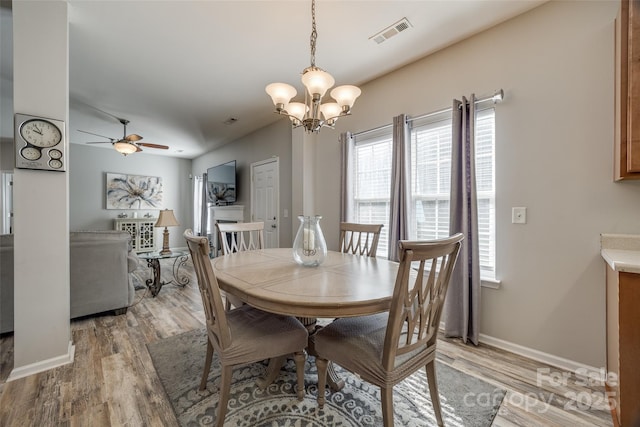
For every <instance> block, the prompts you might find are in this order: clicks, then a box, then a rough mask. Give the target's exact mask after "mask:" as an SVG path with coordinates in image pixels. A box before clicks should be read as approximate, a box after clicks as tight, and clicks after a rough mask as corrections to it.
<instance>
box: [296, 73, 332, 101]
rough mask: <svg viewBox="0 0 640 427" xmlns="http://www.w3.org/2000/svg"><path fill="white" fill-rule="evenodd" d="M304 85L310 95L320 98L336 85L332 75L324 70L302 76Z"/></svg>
mask: <svg viewBox="0 0 640 427" xmlns="http://www.w3.org/2000/svg"><path fill="white" fill-rule="evenodd" d="M301 80H302V84H303V85H304V86H305V87H306V88H307V91H308V92H309V95H311V96H313V95H316V94H318V95H320V98H322V97H323V96H324V94H325V93H327V90H329V88H330V87H331V86H333V85H334V84H335V82H336V81H335V80H334V79H333V76H331V74H329V73H327V72H326V71H322V70H310V71H307V72H305V73H304V74H303V75H302V78H301Z"/></svg>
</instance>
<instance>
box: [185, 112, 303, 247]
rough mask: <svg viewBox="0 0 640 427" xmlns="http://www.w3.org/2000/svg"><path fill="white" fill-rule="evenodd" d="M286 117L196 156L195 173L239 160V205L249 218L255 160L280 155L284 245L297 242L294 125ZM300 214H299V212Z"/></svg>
mask: <svg viewBox="0 0 640 427" xmlns="http://www.w3.org/2000/svg"><path fill="white" fill-rule="evenodd" d="M289 123H290V122H289V120H287V119H285V118H283V119H282V120H279V121H277V122H275V123H274V124H272V125H269V126H266V127H264V128H262V129H260V130H258V131H256V132H254V133H251V134H249V135H247V136H245V137H242V138H240V139H237V140H235V141H233V142H232V143H229V144H227V145H225V146H223V147H221V148H219V149H217V150H213V151H210V152H209V153H207V154H204V155H203V156H200V157H198V158H196V159H194V160H193V169H192V170H193V174H194V175H202V174H203V173H205V172H206V171H207V169H208V168H210V167H211V166H216V165H219V164H222V163H226V162H229V161H231V160H236V168H237V172H236V175H237V179H238V182H237V183H236V186H237V190H238V200H237V202H236V204H237V205H243V206H244V216H245V221H249V220H250V215H251V163H254V162H258V161H261V160H266V159H269V158H271V157H273V156H276V157H278V158H279V159H280V161H279V163H280V246H282V247H287V246H291V245H292V244H293V237H292V235H291V220H290V218H284V211H285V210H287V211H288V212H289V217H291V216H292V215H294V214H295V213H292V211H291V125H290V124H289ZM295 215H297V214H295Z"/></svg>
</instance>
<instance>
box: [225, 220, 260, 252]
mask: <svg viewBox="0 0 640 427" xmlns="http://www.w3.org/2000/svg"><path fill="white" fill-rule="evenodd" d="M216 227H217V228H218V234H219V236H220V242H221V243H220V246H221V248H222V254H223V255H227V254H232V253H234V252H241V251H253V250H256V249H262V248H263V247H264V222H262V221H260V222H236V223H232V222H224V223H217V224H216Z"/></svg>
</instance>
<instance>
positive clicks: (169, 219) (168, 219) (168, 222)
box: [155, 209, 180, 227]
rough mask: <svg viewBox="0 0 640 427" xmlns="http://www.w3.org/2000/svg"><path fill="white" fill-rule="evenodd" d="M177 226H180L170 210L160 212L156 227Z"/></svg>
mask: <svg viewBox="0 0 640 427" xmlns="http://www.w3.org/2000/svg"><path fill="white" fill-rule="evenodd" d="M178 225H180V223H179V222H178V220H177V219H176V216H175V215H174V214H173V210H171V209H165V210H161V211H160V215H159V216H158V221H157V222H156V224H155V226H156V227H176V226H178Z"/></svg>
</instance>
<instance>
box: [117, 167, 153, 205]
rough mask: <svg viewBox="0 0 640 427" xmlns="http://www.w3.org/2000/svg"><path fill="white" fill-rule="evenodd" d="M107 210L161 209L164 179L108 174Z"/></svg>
mask: <svg viewBox="0 0 640 427" xmlns="http://www.w3.org/2000/svg"><path fill="white" fill-rule="evenodd" d="M106 182H107V192H106V193H107V209H161V208H162V178H160V177H158V176H144V175H124V174H119V173H107V177H106Z"/></svg>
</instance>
